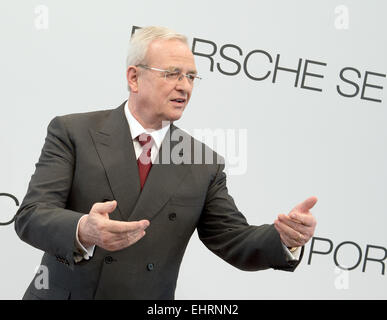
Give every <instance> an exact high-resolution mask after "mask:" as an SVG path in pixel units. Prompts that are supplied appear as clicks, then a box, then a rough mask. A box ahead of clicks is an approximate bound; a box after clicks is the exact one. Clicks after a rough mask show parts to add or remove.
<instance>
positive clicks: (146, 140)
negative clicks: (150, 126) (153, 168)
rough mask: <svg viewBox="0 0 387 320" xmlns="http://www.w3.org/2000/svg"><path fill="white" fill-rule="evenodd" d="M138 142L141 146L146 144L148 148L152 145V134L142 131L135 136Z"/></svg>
mask: <svg viewBox="0 0 387 320" xmlns="http://www.w3.org/2000/svg"><path fill="white" fill-rule="evenodd" d="M137 140H138V142H139V143H140V145H141V147H143V146H147V147H148V148H150V147H151V146H152V142H153V140H152V136H151V135H150V134H147V133H142V134H140V135H139V136H138V137H137Z"/></svg>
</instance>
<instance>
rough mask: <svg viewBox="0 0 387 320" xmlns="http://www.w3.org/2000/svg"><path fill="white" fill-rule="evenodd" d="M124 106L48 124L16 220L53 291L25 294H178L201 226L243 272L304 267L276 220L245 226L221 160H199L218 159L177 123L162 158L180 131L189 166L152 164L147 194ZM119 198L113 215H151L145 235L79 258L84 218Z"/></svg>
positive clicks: (210, 244)
mask: <svg viewBox="0 0 387 320" xmlns="http://www.w3.org/2000/svg"><path fill="white" fill-rule="evenodd" d="M124 105H125V104H122V105H121V106H120V107H118V108H117V109H113V110H105V111H98V112H89V113H83V114H72V115H66V116H61V117H56V118H54V119H53V120H52V121H51V123H50V125H49V127H48V133H47V137H46V141H45V144H44V146H43V149H42V153H41V156H40V158H39V161H38V163H37V164H36V171H35V173H34V175H33V176H32V178H31V181H30V184H29V187H28V191H27V194H26V196H25V198H24V200H23V203H22V204H21V206H20V209H19V211H18V215H17V218H16V221H15V229H16V232H17V234H18V235H19V237H20V238H21V239H22V240H23V241H25V242H27V243H29V244H30V245H32V246H34V247H36V248H39V249H41V250H43V251H44V252H45V253H44V255H43V258H42V262H41V264H42V265H44V266H46V267H47V268H48V271H49V289H37V288H36V287H35V285H34V283H35V281H34V279H33V280H32V282H31V284H30V286H29V287H28V289H27V291H26V293H25V295H24V298H25V299H34V298H35V299H36V298H41V299H173V298H174V292H175V288H176V280H177V277H178V272H179V267H180V264H181V261H182V258H183V254H184V251H185V249H186V246H187V244H188V241H189V239H190V237H191V235H192V233H193V232H194V230H195V229H196V228H197V230H198V234H199V237H200V239H201V241H202V242H203V243H204V244H205V246H206V247H207V248H209V249H210V250H211V251H212V252H214V253H215V254H216V255H218V256H219V257H221V258H222V259H224V260H225V261H227V262H228V263H230V264H232V265H234V266H235V267H237V268H240V269H242V270H250V271H253V270H260V269H267V268H274V269H282V270H287V271H293V270H294V268H295V267H296V265H297V263H295V262H288V261H287V259H286V254H285V252H284V250H283V247H282V244H281V241H280V238H279V234H278V232H277V231H276V230H275V228H274V227H273V225H262V226H251V225H248V223H247V222H246V219H245V217H244V216H243V215H242V214H241V213H240V212H239V211H238V209H237V208H236V206H235V204H234V201H233V199H232V197H231V196H230V195H229V194H228V191H227V186H226V175H225V173H224V172H223V169H224V164H222V163H213V164H193V163H192V157H193V154H194V153H195V152H196V155H195V157H196V160H195V161H196V162H197V150H199V149H200V150H202V151H201V152H202V156H203V158H204V155H205V154H206V152H207V156H208V152H210V154H211V156H212V157H213V158H214V159H215V160H217V159H218V160H219V158H218V155H217V154H216V153H215V152H213V151H212V150H210V149H208V148H207V147H206V146H205V145H204V144H202V143H200V142H198V141H196V140H194V139H192V138H191V137H190V136H188V135H187V134H186V133H184V132H183V131H181V130H179V129H178V128H176V127H175V126H174V125H171V129H170V130H169V132H168V133H167V136H166V138H165V140H164V141H163V143H162V147H161V150H160V151H159V155H160V156H162V155H163V154H164V155H165V154H167V155H169V152H170V149H172V152H173V150H174V149H173V148H174V147H176V146H177V145H178V144H179V141H173V139H172V140H171V139H169V138H170V137H171V133H176V131H175V130H179V131H180V135H181V136H182V137H184V139H185V141H187V139H188V141H190V148H191V149H187V148H185V149H182V150H180V151H179V153H178V155H179V156H181V159H184V161H183V163H180V164H176V163H171V164H153V166H152V169H151V171H150V173H149V176H148V178H147V181H146V184H145V186H144V189H143V191H142V192H140V183H139V176H138V168H137V163H136V157H135V152H134V147H133V143H132V138H131V134H130V130H129V126H128V123H127V121H126V118H125V115H124ZM169 143H170V146H171V148H169V146H168V144H169ZM198 147H199V148H198ZM177 149H179V148H177ZM187 150H188V155H186V153H187ZM165 151H167V152H165ZM175 151H176V149H175ZM190 151H191V152H190ZM175 155H176V153H175ZM220 159H221V158H220ZM221 160H222V159H221ZM207 162H208V158H207ZM218 162H219V161H218ZM220 162H222V161H220ZM251 192H253V191H251ZM113 199H115V200H117V202H118V206H117V209H116V210H115V211H114V212H113V213H111V214H110V218H111V219H115V220H122V221H135V220H140V219H148V220H149V221H150V226H149V228H148V229H147V231H146V236H145V237H144V238H142V239H141V240H140V241H139V242H137V243H136V244H134V245H132V246H130V247H128V248H126V249H123V250H120V251H117V252H108V251H106V250H104V249H102V248H100V247H96V249H95V252H94V255H93V257H92V258H91V259H90V260H82V261H81V262H79V263H74V252H76V247H75V237H76V235H75V233H76V227H77V223H78V220H79V219H80V217H81V216H82V214H85V213H88V212H89V211H90V208H91V207H92V205H93V204H94V203H95V202H103V201H107V200H113Z"/></svg>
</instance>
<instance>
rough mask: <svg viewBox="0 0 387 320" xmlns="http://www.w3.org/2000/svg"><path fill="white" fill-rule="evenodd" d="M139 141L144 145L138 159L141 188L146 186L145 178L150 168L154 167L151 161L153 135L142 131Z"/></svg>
mask: <svg viewBox="0 0 387 320" xmlns="http://www.w3.org/2000/svg"><path fill="white" fill-rule="evenodd" d="M137 140H138V142H139V143H140V144H141V146H142V152H141V154H140V156H139V157H138V159H137V165H138V173H139V175H140V184H141V190H142V188H143V187H144V184H145V180H146V178H147V176H148V173H149V171H150V168H151V167H152V162H151V148H152V144H153V140H152V137H151V135H149V134H146V133H142V134H140V135H139V136H138V137H137Z"/></svg>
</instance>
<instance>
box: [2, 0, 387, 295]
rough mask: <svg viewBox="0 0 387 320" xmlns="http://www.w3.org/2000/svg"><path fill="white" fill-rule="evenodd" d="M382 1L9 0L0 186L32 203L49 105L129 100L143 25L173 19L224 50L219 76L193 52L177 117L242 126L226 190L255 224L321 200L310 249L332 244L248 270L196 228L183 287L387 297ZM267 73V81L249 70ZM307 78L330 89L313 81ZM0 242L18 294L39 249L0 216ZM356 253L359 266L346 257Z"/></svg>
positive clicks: (75, 108)
mask: <svg viewBox="0 0 387 320" xmlns="http://www.w3.org/2000/svg"><path fill="white" fill-rule="evenodd" d="M386 10H387V4H386V3H385V2H384V1H360V0H357V1H349V0H343V1H331V0H329V1H322V0H321V1H316V0H314V1H311V0H299V1H286V0H284V1H270V2H269V1H248V0H241V1H238V2H233V1H228V2H225V1H203V0H196V1H171V0H164V1H157V0H152V1H151V0H148V1H146V0H143V1H128V0H126V1H124V0H115V1H110V2H108V1H96V0H94V1H91V0H83V1H74V0H70V1H65V2H64V1H59V0H43V1H35V0H23V1H11V0H2V1H1V2H0V40H1V59H0V88H1V95H0V106H1V116H0V148H1V154H2V156H1V158H0V193H10V194H12V195H14V196H16V197H17V198H18V199H19V201H20V202H21V201H22V199H23V197H24V195H25V193H26V190H27V185H28V182H29V179H30V177H31V174H32V173H33V172H34V164H35V163H36V161H37V160H38V157H39V155H40V151H41V148H42V146H43V142H44V138H45V135H46V128H47V125H48V123H49V121H50V120H51V119H52V118H53V117H54V116H56V115H61V114H67V113H73V112H84V111H85V112H86V111H92V110H99V109H108V108H115V107H116V106H118V105H119V104H121V103H122V102H123V101H124V100H125V99H127V97H128V92H127V90H126V82H125V57H126V50H127V44H128V40H129V38H130V34H131V31H132V27H133V26H147V25H163V26H168V27H170V28H173V29H175V30H177V31H179V32H181V33H184V34H186V35H187V36H188V37H189V38H190V43H192V42H193V41H194V39H196V47H195V51H196V52H199V53H203V54H211V53H212V52H213V50H214V48H215V47H214V44H215V45H216V49H217V50H216V53H214V55H213V56H212V58H213V63H214V65H213V71H211V70H210V66H211V60H210V59H209V58H208V57H203V56H200V55H196V63H197V67H198V70H199V74H200V75H201V76H202V77H203V78H204V79H203V81H202V82H201V83H200V86H199V87H198V88H195V89H194V93H193V97H192V99H191V102H190V104H189V106H188V108H187V109H186V111H185V114H184V116H183V118H182V119H181V120H180V121H178V123H177V125H178V126H180V127H182V128H185V129H187V131H189V132H191V133H193V132H194V130H197V129H211V130H215V129H227V130H231V129H232V130H235V132H237V133H240V132H242V131H243V130H246V131H245V132H246V136H247V149H246V150H245V152H244V151H243V150H240V159H239V160H240V161H246V164H247V166H246V170H245V172H243V174H236V173H235V172H234V173H232V171H230V170H229V173H230V174H229V178H228V186H229V190H230V193H231V194H232V195H233V197H234V199H235V201H236V203H237V205H238V207H239V209H240V210H241V211H242V212H243V213H244V214H245V216H246V217H247V219H248V221H249V222H250V223H251V224H262V223H272V222H273V221H274V219H275V218H276V216H277V214H278V213H287V212H288V211H289V210H290V209H291V208H293V206H294V205H296V204H297V203H298V202H300V201H302V200H304V199H305V198H307V197H309V196H311V195H316V196H317V197H318V198H319V202H318V203H317V205H316V207H315V209H314V210H313V213H314V215H315V216H316V218H317V221H318V225H317V228H316V233H315V237H316V239H315V243H314V248H313V249H314V251H320V252H328V251H329V249H330V248H329V247H330V243H331V244H332V250H331V252H330V253H329V254H318V253H313V254H312V256H311V253H310V250H311V243H308V245H306V247H305V255H304V258H303V260H302V262H301V264H300V266H299V267H298V268H297V270H296V271H295V272H294V273H287V272H281V271H274V270H267V271H260V272H242V271H239V270H237V269H235V268H233V267H231V266H229V265H228V264H226V263H225V262H223V261H222V260H220V259H219V258H218V257H216V256H215V255H214V254H212V253H211V252H209V251H208V250H207V249H206V248H205V247H204V246H203V245H202V244H201V242H200V241H199V240H198V237H197V234H196V233H195V234H194V236H193V238H192V240H191V242H190V243H189V246H188V248H187V252H186V255H185V257H184V259H183V263H182V266H181V271H180V276H179V279H178V285H177V291H176V298H177V299H301V298H302V299H353V298H355V299H360V298H362V299H382V298H383V299H386V298H387V290H386V275H385V270H384V269H385V264H386V255H387V253H386V242H387V241H386V240H387V236H386V225H387V218H386V204H387V197H386V195H387V166H386V163H387V152H386V138H387V129H386V125H385V122H386V119H387V110H386V109H387V108H386V102H387V94H386V91H387V89H386V87H387V79H386V73H387V60H386V57H387V43H386V41H385V31H386V30H387V21H386V19H385V13H386ZM203 40H206V42H204V41H203ZM222 47H223V49H222ZM222 50H223V51H222ZM254 50H260V51H255V52H253V53H251V52H252V51H254ZM263 51H264V52H265V53H263ZM249 53H251V54H250V56H248V54H249ZM222 55H223V56H222ZM278 55H279V56H278ZM225 56H226V57H228V59H227V58H225ZM246 57H249V58H248V59H247V62H246V64H245V67H244V61H245V59H246ZM270 58H271V62H270ZM276 59H279V60H278V66H279V67H280V68H288V69H297V67H298V63H299V62H300V61H301V69H300V71H299V73H298V76H299V78H298V81H297V83H296V86H295V82H296V76H297V75H296V73H295V72H289V71H286V70H283V69H278V68H277V74H276V79H275V81H274V82H273V76H274V72H275V69H276V68H275V64H276ZM300 59H301V60H300ZM307 60H308V61H309V62H307V63H306V61H307ZM235 61H237V62H235ZM238 63H239V66H240V67H238ZM305 63H306V65H307V69H305ZM217 64H219V65H218V67H217ZM219 69H220V70H223V72H224V71H226V72H229V73H235V74H234V75H225V74H223V73H222V72H220V71H219ZM239 69H240V70H239ZM237 71H239V72H237ZM268 72H270V74H269V76H268V77H267V78H266V79H265V80H262V81H257V80H253V79H251V78H249V77H248V76H247V73H248V74H250V75H251V76H254V77H256V78H257V77H263V76H264V75H265V74H267V73H268ZM313 74H314V75H313ZM340 74H341V76H340ZM316 75H320V76H316ZM303 79H304V82H303V85H304V87H305V86H307V87H313V88H317V89H319V91H317V90H311V89H307V88H302V80H303ZM364 83H365V86H364ZM337 86H339V88H337ZM344 95H347V96H351V97H345V96H344ZM226 151H227V150H226ZM226 156H227V153H226ZM230 167H232V164H231V163H227V168H228V169H230ZM15 212H16V206H15V203H14V202H13V200H11V199H10V198H7V197H0V221H2V222H3V221H7V220H9V219H10V218H11V217H12V215H13V214H14V213H15ZM322 239H325V240H322ZM0 240H1V241H0V247H1V267H0V299H19V298H21V297H22V295H23V293H24V291H25V289H26V287H27V285H28V284H29V282H30V281H31V279H32V276H33V274H34V271H35V268H37V267H38V266H39V263H40V258H41V255H42V252H40V251H39V250H36V249H34V248H33V247H31V246H29V245H27V244H26V243H23V242H22V241H21V240H20V239H19V238H18V237H17V235H16V233H15V232H14V229H13V225H11V226H5V227H0ZM367 246H368V252H367V256H368V260H367V259H366V251H367ZM359 250H360V251H359ZM360 254H361V257H360V256H359V255H360ZM335 258H336V263H335ZM369 259H374V260H379V261H372V260H369ZM357 262H359V263H358V266H357V267H356V268H353V269H352V270H349V271H345V270H342V269H340V268H337V267H336V264H340V265H341V266H344V265H346V266H348V267H354V266H355V265H356V264H357ZM365 262H366V264H365ZM226 280H227V281H226Z"/></svg>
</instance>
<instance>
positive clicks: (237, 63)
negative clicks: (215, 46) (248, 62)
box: [216, 44, 243, 76]
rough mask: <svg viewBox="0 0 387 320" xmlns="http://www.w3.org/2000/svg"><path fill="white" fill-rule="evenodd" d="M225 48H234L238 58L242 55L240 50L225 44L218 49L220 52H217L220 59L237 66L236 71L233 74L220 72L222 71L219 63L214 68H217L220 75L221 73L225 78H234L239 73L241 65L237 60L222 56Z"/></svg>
mask: <svg viewBox="0 0 387 320" xmlns="http://www.w3.org/2000/svg"><path fill="white" fill-rule="evenodd" d="M226 48H235V49H237V50H238V52H239V55H240V56H241V55H242V54H243V53H242V49H241V48H239V47H238V46H235V45H233V44H225V45H224V46H223V47H221V48H220V51H219V53H220V56H221V57H222V58H224V59H226V60H228V61H231V62H233V63H235V64H236V66H237V69H236V71H234V72H228V71H224V70H222V69H221V68H220V63H217V64H216V66H217V68H218V70H219V72H220V73H223V74H224V75H226V76H235V75H236V74H238V73H239V71H241V64H240V63H239V62H238V61H237V60H234V59H231V58H230V57H228V56H226V55H225V54H224V49H226Z"/></svg>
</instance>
